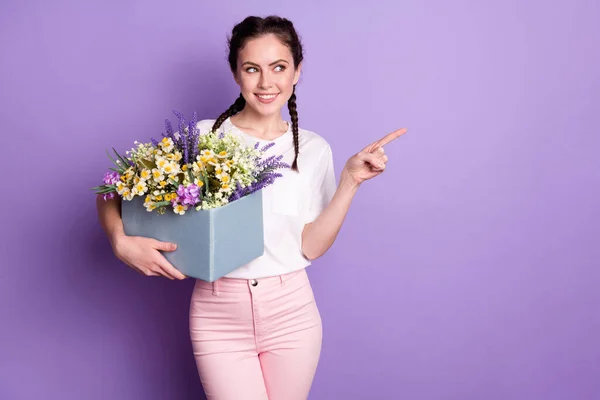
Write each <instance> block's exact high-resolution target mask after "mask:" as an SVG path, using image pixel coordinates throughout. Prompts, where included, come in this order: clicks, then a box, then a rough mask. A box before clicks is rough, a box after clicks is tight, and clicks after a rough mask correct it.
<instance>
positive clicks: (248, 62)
mask: <svg viewBox="0 0 600 400" xmlns="http://www.w3.org/2000/svg"><path fill="white" fill-rule="evenodd" d="M281 62H284V63H286V64H289V63H288V62H287V61H285V60H284V59H283V58H281V59H279V60H277V61H274V62H272V63H271V64H269V66H272V65H275V64H279V63H281ZM246 64H250V65H255V66H257V67H260V65H258V64H256V63H253V62H252V61H246V62H245V63H243V64H242V66H244V65H246Z"/></svg>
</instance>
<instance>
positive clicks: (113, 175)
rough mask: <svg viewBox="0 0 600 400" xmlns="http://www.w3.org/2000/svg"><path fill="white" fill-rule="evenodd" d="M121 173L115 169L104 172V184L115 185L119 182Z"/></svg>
mask: <svg viewBox="0 0 600 400" xmlns="http://www.w3.org/2000/svg"><path fill="white" fill-rule="evenodd" d="M120 179H121V175H119V173H118V172H117V171H113V172H107V173H105V174H104V183H105V184H106V185H116V184H117V183H119V180H120Z"/></svg>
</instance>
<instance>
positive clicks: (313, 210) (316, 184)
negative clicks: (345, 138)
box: [304, 145, 337, 224]
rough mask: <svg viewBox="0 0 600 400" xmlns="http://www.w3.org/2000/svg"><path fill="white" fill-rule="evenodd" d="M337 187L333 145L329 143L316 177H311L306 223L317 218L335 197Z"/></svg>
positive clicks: (318, 164) (320, 160) (315, 174)
mask: <svg viewBox="0 0 600 400" xmlns="http://www.w3.org/2000/svg"><path fill="white" fill-rule="evenodd" d="M336 189H337V183H336V180H335V171H334V166H333V153H332V151H331V147H330V146H329V145H327V146H326V147H325V148H324V150H323V152H322V153H321V156H320V158H319V161H318V162H317V167H316V171H315V173H314V177H313V179H311V184H310V196H309V201H308V209H307V212H306V216H305V218H304V223H305V224H308V223H311V222H313V221H314V220H315V219H317V217H318V216H319V215H320V214H321V212H322V211H323V210H324V209H325V208H326V207H327V205H328V204H329V202H330V201H331V199H332V198H333V195H334V194H335V191H336Z"/></svg>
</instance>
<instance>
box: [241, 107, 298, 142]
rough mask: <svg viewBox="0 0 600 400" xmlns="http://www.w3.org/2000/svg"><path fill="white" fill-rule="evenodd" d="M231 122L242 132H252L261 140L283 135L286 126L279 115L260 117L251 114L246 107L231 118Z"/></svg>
mask: <svg viewBox="0 0 600 400" xmlns="http://www.w3.org/2000/svg"><path fill="white" fill-rule="evenodd" d="M231 122H232V123H233V124H234V125H235V126H237V127H239V128H243V129H244V130H249V131H253V132H254V133H256V134H257V135H259V136H260V137H263V138H269V137H273V136H279V135H281V134H282V133H285V131H286V130H287V125H286V123H285V122H284V121H283V118H281V114H280V113H277V114H273V115H268V116H266V115H261V114H258V113H256V112H253V111H252V110H250V109H249V107H248V106H246V107H244V109H243V110H242V111H240V112H239V113H238V114H236V115H234V116H233V117H231Z"/></svg>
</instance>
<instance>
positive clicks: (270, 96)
mask: <svg viewBox="0 0 600 400" xmlns="http://www.w3.org/2000/svg"><path fill="white" fill-rule="evenodd" d="M257 96H258V97H260V98H261V99H265V100H270V99H273V98H275V96H277V95H276V94H270V95H267V96H264V95H260V94H258V95H257Z"/></svg>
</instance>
